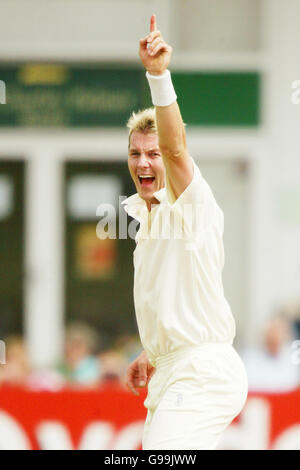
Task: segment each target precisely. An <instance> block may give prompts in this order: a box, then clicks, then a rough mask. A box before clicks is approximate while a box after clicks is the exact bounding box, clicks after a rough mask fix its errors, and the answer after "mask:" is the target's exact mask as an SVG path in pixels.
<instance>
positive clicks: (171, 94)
mask: <svg viewBox="0 0 300 470" xmlns="http://www.w3.org/2000/svg"><path fill="white" fill-rule="evenodd" d="M146 77H147V80H148V83H149V86H150V90H151V97H152V103H153V104H154V106H169V105H170V104H172V103H174V102H175V101H176V100H177V96H176V93H175V90H174V87H173V83H172V79H171V74H170V71H169V70H166V71H165V72H164V73H163V74H162V75H151V74H150V73H149V72H146Z"/></svg>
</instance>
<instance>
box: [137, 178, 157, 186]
mask: <svg viewBox="0 0 300 470" xmlns="http://www.w3.org/2000/svg"><path fill="white" fill-rule="evenodd" d="M138 178H139V182H140V185H141V186H142V187H143V188H147V187H150V186H151V185H152V184H153V183H154V180H155V176H152V175H138Z"/></svg>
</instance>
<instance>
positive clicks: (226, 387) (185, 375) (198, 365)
mask: <svg viewBox="0 0 300 470" xmlns="http://www.w3.org/2000/svg"><path fill="white" fill-rule="evenodd" d="M155 367H156V371H155V374H154V375H153V377H152V378H151V380H150V383H149V386H148V396H147V398H146V400H145V403H144V404H145V406H146V408H147V409H148V413H147V419H146V422H145V427H144V435H143V449H144V450H146V449H151V450H164V449H166V450H170V449H171V450H182V449H185V450H192V449H198V450H212V449H215V448H216V447H217V444H218V441H219V438H220V436H221V434H222V432H223V431H224V430H225V429H226V427H227V426H228V425H229V424H230V423H231V421H232V420H233V419H234V418H235V416H237V415H238V414H239V413H240V411H241V410H242V408H243V406H244V404H245V402H246V398H247V393H248V382H247V376H246V371H245V368H244V365H243V363H242V361H241V359H240V357H239V356H238V354H237V352H236V351H235V349H234V348H233V346H232V345H230V344H227V343H226V344H224V343H208V344H203V345H201V346H196V347H189V348H186V349H183V350H179V351H176V352H173V353H170V354H167V355H166V356H162V357H159V358H157V359H156V361H155Z"/></svg>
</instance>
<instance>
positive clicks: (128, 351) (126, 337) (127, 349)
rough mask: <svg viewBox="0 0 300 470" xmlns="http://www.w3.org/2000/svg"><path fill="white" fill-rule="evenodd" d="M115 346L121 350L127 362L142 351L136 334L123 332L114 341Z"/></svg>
mask: <svg viewBox="0 0 300 470" xmlns="http://www.w3.org/2000/svg"><path fill="white" fill-rule="evenodd" d="M114 345H115V348H116V349H118V350H119V351H121V352H122V353H123V355H124V357H125V358H126V360H127V362H128V364H129V363H130V362H132V361H134V359H136V358H137V357H138V356H139V355H140V354H141V352H142V350H143V347H142V344H141V341H140V338H139V336H138V335H136V334H123V335H120V336H118V337H117V339H116V340H115V342H114Z"/></svg>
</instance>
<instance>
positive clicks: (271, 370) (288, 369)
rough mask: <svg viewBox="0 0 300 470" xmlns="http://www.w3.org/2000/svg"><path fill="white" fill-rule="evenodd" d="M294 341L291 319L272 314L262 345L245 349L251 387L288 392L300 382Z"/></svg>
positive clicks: (254, 389)
mask: <svg viewBox="0 0 300 470" xmlns="http://www.w3.org/2000/svg"><path fill="white" fill-rule="evenodd" d="M292 341H293V335H292V328H291V324H290V322H289V320H288V319H287V318H286V317H285V316H283V315H276V316H273V317H272V318H270V320H269V321H268V322H267V323H266V325H265V326H264V328H263V331H262V344H261V346H260V347H257V348H253V349H248V350H245V351H244V353H242V358H243V360H244V364H245V367H246V370H247V375H248V381H249V390H250V391H258V392H284V391H288V390H292V389H294V388H297V387H298V386H299V385H300V380H299V367H297V366H296V365H295V364H293V362H292V348H291V344H292Z"/></svg>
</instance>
